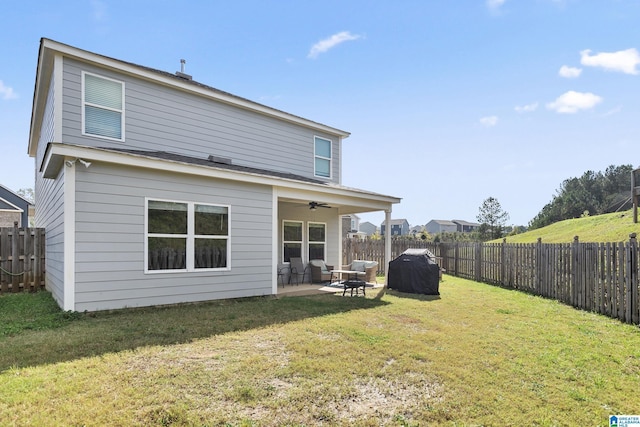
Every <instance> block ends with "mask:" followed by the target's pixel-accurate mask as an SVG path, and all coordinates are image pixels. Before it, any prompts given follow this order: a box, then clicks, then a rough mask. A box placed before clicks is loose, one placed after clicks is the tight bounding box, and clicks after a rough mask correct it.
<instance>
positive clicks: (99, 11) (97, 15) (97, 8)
mask: <svg viewBox="0 0 640 427" xmlns="http://www.w3.org/2000/svg"><path fill="white" fill-rule="evenodd" d="M91 8H92V13H93V19H94V21H98V22H100V21H104V20H106V19H107V5H106V3H105V2H103V1H100V0H92V1H91Z"/></svg>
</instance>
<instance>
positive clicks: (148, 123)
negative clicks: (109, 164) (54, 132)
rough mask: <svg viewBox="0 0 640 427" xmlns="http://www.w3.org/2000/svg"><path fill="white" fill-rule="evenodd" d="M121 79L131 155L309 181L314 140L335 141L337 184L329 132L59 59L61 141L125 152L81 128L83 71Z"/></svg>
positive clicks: (333, 178) (333, 138)
mask: <svg viewBox="0 0 640 427" xmlns="http://www.w3.org/2000/svg"><path fill="white" fill-rule="evenodd" d="M83 71H84V72H86V73H87V74H95V75H99V76H104V77H106V78H110V79H113V80H116V81H122V82H124V86H125V89H126V91H125V92H126V96H125V99H124V115H123V119H124V121H125V123H124V126H123V135H122V136H123V140H124V139H126V143H127V148H130V149H134V150H150V151H168V152H172V153H176V154H182V155H185V156H192V157H198V158H207V157H208V156H209V154H214V155H216V156H218V157H224V158H229V159H231V160H232V161H233V164H235V165H238V166H250V167H255V168H260V169H266V170H271V171H275V172H284V173H292V174H295V175H301V176H304V177H308V178H314V177H315V175H314V164H315V162H314V157H315V153H314V144H313V141H314V136H318V137H321V138H324V139H326V140H331V141H332V144H331V145H332V147H331V178H330V179H327V178H326V177H325V178H323V180H330V181H332V182H336V183H339V182H340V143H339V141H340V139H339V137H338V136H335V135H333V134H329V133H323V132H319V131H318V130H316V129H311V128H307V127H304V126H300V125H298V124H295V123H291V122H287V121H284V120H276V119H274V118H272V117H268V116H264V115H262V114H259V113H256V112H253V111H249V110H245V109H242V108H239V107H237V106H233V105H229V104H225V103H222V102H217V101H213V100H211V99H208V98H206V97H203V96H198V95H196V94H192V93H187V92H185V91H181V90H179V89H176V88H172V87H169V86H162V85H158V84H154V83H153V82H151V81H147V80H143V79H139V78H135V77H133V76H130V75H124V74H120V73H117V72H115V71H113V70H104V69H101V68H98V67H95V66H91V65H89V64H85V63H81V62H79V61H76V60H73V59H71V58H64V83H63V84H64V88H65V91H64V103H63V107H62V108H63V118H62V120H63V122H62V137H61V138H60V140H61V141H64V142H65V143H68V144H77V145H84V146H91V147H105V148H122V143H121V142H122V141H118V140H115V139H109V138H104V137H102V138H98V137H95V136H93V135H86V134H84V131H83V125H82V116H83V114H84V113H82V109H83V99H82V73H83Z"/></svg>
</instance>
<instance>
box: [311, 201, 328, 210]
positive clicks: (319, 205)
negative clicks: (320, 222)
mask: <svg viewBox="0 0 640 427" xmlns="http://www.w3.org/2000/svg"><path fill="white" fill-rule="evenodd" d="M317 208H329V209H330V208H331V206H329V205H328V204H327V203H320V202H309V209H311V210H312V211H315V210H316V209H317Z"/></svg>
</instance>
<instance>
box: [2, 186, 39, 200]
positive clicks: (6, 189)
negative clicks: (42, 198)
mask: <svg viewBox="0 0 640 427" xmlns="http://www.w3.org/2000/svg"><path fill="white" fill-rule="evenodd" d="M3 191H4V192H8V193H11V194H12V195H13V196H14V197H17V198H19V199H21V200H22V201H24V203H26V204H28V205H32V204H33V203H31V202H30V201H29V200H27V199H25V198H24V197H22V196H21V195H19V194H18V193H16V192H15V191H11V190H10V189H8V188H7V187H5V186H4V185H2V184H0V197H2V193H3ZM16 203H17V202H16Z"/></svg>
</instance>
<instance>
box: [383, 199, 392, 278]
mask: <svg viewBox="0 0 640 427" xmlns="http://www.w3.org/2000/svg"><path fill="white" fill-rule="evenodd" d="M384 223H385V226H384V284H385V286H386V285H388V284H389V281H388V279H389V263H390V262H391V209H389V210H386V211H384Z"/></svg>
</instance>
